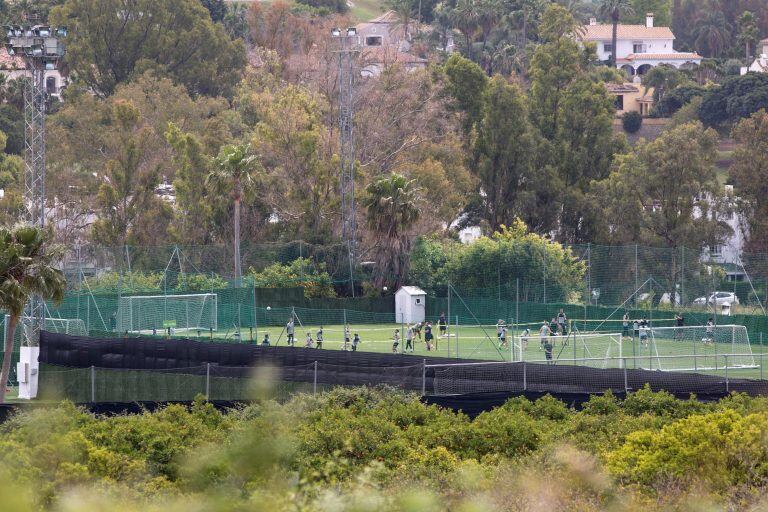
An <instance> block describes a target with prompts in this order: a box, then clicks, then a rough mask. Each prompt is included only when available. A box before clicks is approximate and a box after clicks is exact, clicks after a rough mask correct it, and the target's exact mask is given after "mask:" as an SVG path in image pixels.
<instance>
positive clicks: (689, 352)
mask: <svg viewBox="0 0 768 512" xmlns="http://www.w3.org/2000/svg"><path fill="white" fill-rule="evenodd" d="M646 344H647V347H643V348H644V349H645V350H646V351H649V352H651V354H650V355H651V357H650V358H649V360H648V361H647V362H643V360H642V359H641V360H640V365H639V367H642V368H647V369H653V370H665V371H701V370H704V371H709V370H721V369H725V368H730V369H740V368H757V365H756V364H755V356H754V355H753V353H752V346H751V345H750V343H749V335H748V334H747V328H746V327H745V326H743V325H717V326H709V327H707V326H690V327H652V328H649V329H648V340H647V343H646ZM649 365H650V366H649Z"/></svg>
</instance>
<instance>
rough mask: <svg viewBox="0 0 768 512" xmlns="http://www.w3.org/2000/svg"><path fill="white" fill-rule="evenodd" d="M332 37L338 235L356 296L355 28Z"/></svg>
mask: <svg viewBox="0 0 768 512" xmlns="http://www.w3.org/2000/svg"><path fill="white" fill-rule="evenodd" d="M331 36H333V38H334V39H337V40H338V41H339V49H338V50H337V51H336V52H337V53H338V55H339V68H338V80H339V157H340V169H339V185H340V189H341V190H340V192H341V238H342V240H343V241H344V244H345V245H346V246H347V256H348V259H349V284H350V288H351V290H352V297H354V296H355V280H354V273H353V271H354V267H355V262H356V257H357V254H356V252H357V247H356V245H357V239H356V228H357V226H356V219H355V212H356V210H355V140H354V129H353V128H354V124H353V117H354V85H355V73H354V61H355V56H356V55H357V54H358V53H359V52H360V50H359V44H358V39H357V29H356V28H355V27H349V28H348V29H347V30H346V32H342V30H341V29H339V28H334V29H332V30H331Z"/></svg>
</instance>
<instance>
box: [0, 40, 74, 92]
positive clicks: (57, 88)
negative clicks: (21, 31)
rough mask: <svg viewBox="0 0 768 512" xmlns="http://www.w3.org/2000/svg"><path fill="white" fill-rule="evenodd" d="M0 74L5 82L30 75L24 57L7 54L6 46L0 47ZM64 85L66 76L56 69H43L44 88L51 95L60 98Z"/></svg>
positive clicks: (65, 84)
mask: <svg viewBox="0 0 768 512" xmlns="http://www.w3.org/2000/svg"><path fill="white" fill-rule="evenodd" d="M0 74H2V75H3V76H5V80H6V81H7V82H10V81H11V80H17V79H19V78H24V77H28V76H30V75H29V73H28V72H27V67H26V64H25V63H24V59H23V58H22V57H21V56H20V55H9V54H8V50H7V49H6V48H0ZM66 86H67V81H66V78H64V77H63V76H62V74H61V72H60V71H59V70H58V69H46V70H45V89H46V92H47V93H48V94H49V95H50V96H51V97H53V98H56V99H61V91H62V90H63V89H64V88H65V87H66Z"/></svg>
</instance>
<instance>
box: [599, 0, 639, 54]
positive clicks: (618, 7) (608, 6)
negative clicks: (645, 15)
mask: <svg viewBox="0 0 768 512" xmlns="http://www.w3.org/2000/svg"><path fill="white" fill-rule="evenodd" d="M600 13H601V14H602V15H603V16H604V17H605V19H608V20H610V21H611V25H613V30H612V32H611V44H612V46H611V48H612V49H613V50H612V51H611V67H614V68H615V67H616V45H617V44H618V30H619V22H620V21H621V17H622V16H623V15H625V14H627V15H632V14H634V13H635V10H634V8H633V7H632V0H601V1H600Z"/></svg>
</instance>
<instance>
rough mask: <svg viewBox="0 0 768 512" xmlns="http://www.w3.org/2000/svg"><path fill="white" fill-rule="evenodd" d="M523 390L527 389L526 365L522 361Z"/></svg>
mask: <svg viewBox="0 0 768 512" xmlns="http://www.w3.org/2000/svg"><path fill="white" fill-rule="evenodd" d="M523 391H528V365H527V364H526V362H525V361H523Z"/></svg>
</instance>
